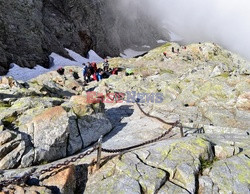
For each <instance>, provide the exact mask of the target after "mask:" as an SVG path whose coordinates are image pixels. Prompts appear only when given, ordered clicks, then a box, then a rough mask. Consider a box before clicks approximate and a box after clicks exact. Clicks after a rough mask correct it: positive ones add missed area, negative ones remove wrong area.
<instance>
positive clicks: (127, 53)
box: [120, 48, 147, 58]
mask: <svg viewBox="0 0 250 194" xmlns="http://www.w3.org/2000/svg"><path fill="white" fill-rule="evenodd" d="M146 52H147V51H135V50H133V49H130V48H129V49H126V50H124V51H123V53H120V56H121V57H122V58H132V57H136V56H138V55H142V54H144V53H146Z"/></svg>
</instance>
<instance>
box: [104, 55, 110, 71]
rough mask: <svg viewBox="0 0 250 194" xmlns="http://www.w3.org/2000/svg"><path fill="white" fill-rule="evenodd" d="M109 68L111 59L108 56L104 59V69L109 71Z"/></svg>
mask: <svg viewBox="0 0 250 194" xmlns="http://www.w3.org/2000/svg"><path fill="white" fill-rule="evenodd" d="M108 70H109V61H108V59H107V58H106V59H104V63H103V71H106V72H108Z"/></svg>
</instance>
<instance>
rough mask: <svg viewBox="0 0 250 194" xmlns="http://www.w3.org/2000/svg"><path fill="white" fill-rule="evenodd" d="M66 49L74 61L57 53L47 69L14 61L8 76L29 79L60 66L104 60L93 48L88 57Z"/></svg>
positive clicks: (53, 55) (80, 64)
mask: <svg viewBox="0 0 250 194" xmlns="http://www.w3.org/2000/svg"><path fill="white" fill-rule="evenodd" d="M65 49H66V48H65ZM66 51H67V52H68V54H69V55H70V56H71V57H72V58H73V59H74V61H72V60H70V59H67V58H65V57H62V56H60V55H58V54H56V53H51V55H50V58H52V60H53V64H51V67H50V68H49V69H46V68H44V67H42V66H40V65H37V66H35V67H34V68H33V69H29V68H22V67H19V66H18V65H17V64H14V63H13V64H11V68H10V69H9V72H8V73H7V75H6V76H11V77H13V78H14V79H16V80H22V81H28V80H30V79H32V78H35V77H37V76H39V75H41V74H44V73H47V72H49V71H54V70H57V69H58V68H59V67H64V66H79V67H82V64H83V63H87V62H96V63H100V62H103V59H102V58H101V57H100V56H98V55H97V54H96V53H95V51H93V50H90V51H89V52H88V58H84V57H82V56H81V55H79V54H78V53H76V52H74V51H72V50H69V49H66ZM0 78H1V76H0Z"/></svg>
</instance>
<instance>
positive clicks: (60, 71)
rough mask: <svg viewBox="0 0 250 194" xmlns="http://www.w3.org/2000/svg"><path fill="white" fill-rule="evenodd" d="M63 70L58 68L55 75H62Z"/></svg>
mask: <svg viewBox="0 0 250 194" xmlns="http://www.w3.org/2000/svg"><path fill="white" fill-rule="evenodd" d="M64 71H65V70H64V68H62V67H60V68H58V69H57V73H59V75H63V74H64Z"/></svg>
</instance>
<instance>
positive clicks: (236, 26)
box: [116, 0, 250, 60]
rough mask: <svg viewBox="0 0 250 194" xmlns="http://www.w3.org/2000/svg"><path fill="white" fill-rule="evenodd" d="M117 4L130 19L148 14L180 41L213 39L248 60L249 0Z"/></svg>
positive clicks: (155, 0)
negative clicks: (140, 14)
mask: <svg viewBox="0 0 250 194" xmlns="http://www.w3.org/2000/svg"><path fill="white" fill-rule="evenodd" d="M116 6H118V10H120V11H121V13H122V14H124V15H125V16H126V17H127V18H128V19H131V20H133V19H134V18H135V17H137V14H139V13H141V12H143V13H144V14H147V15H149V16H150V17H151V18H153V20H154V21H155V22H156V23H157V24H158V25H159V26H161V27H162V30H166V29H167V30H168V31H171V32H173V33H175V34H177V35H179V36H181V37H182V38H183V43H192V42H205V41H210V42H215V43H218V44H220V45H221V46H223V47H225V48H226V49H228V50H231V51H233V52H236V53H239V54H240V55H242V56H243V57H245V58H247V59H248V60H250V1H249V0H116ZM167 30H166V33H168V31H167Z"/></svg>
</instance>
